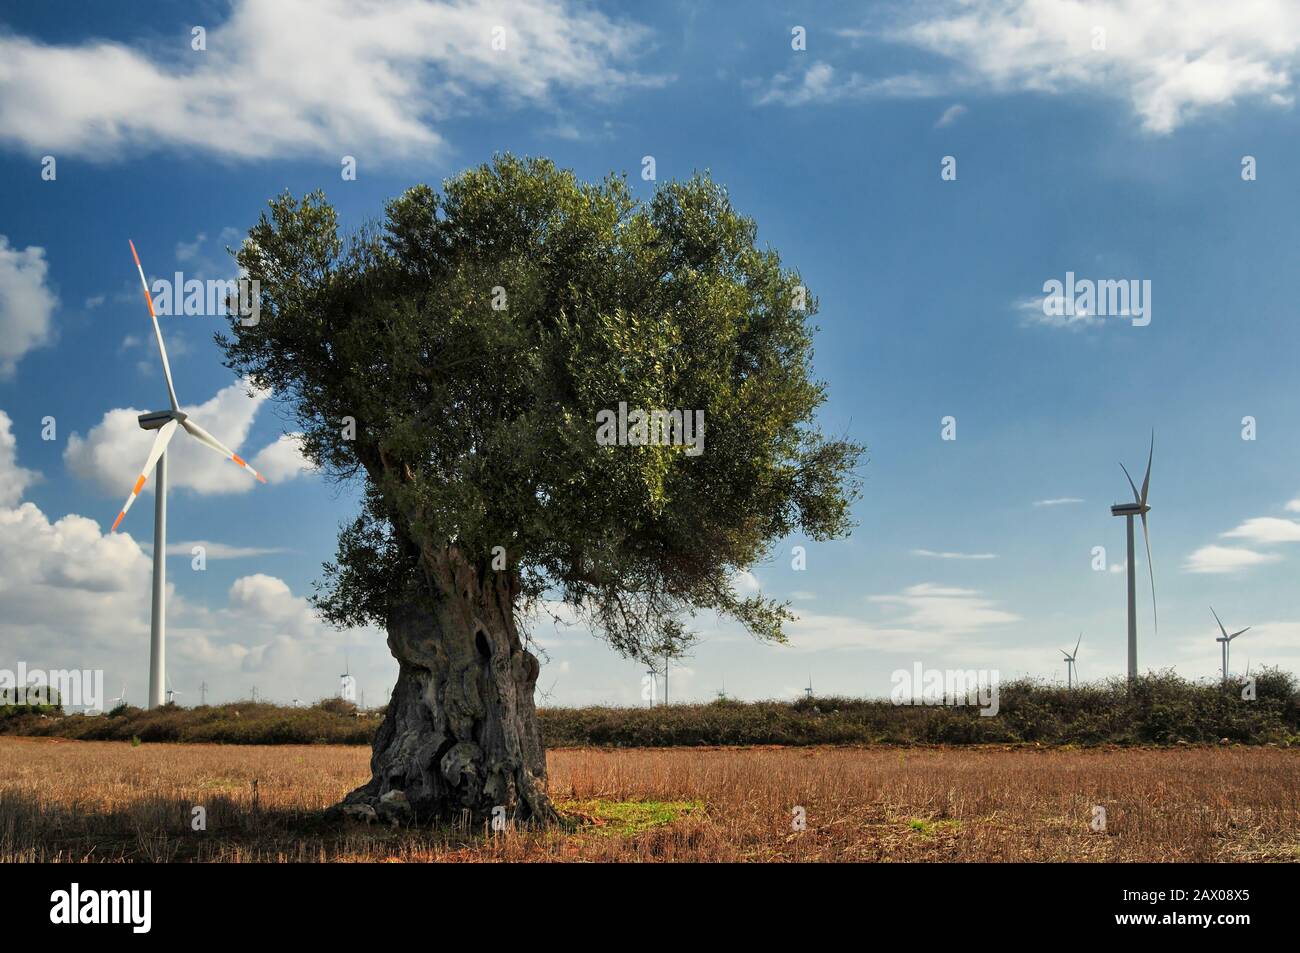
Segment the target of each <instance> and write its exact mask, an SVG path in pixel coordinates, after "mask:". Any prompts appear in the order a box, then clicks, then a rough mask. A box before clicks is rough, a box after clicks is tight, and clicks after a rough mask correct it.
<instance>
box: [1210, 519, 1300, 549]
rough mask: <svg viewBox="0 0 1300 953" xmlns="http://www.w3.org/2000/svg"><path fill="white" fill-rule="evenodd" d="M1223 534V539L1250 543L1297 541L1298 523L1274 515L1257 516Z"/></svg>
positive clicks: (1299, 536) (1299, 526)
mask: <svg viewBox="0 0 1300 953" xmlns="http://www.w3.org/2000/svg"><path fill="white" fill-rule="evenodd" d="M1223 536H1224V538H1225V539H1244V540H1247V541H1248V542H1251V543H1297V542H1300V523H1297V522H1296V521H1295V520H1284V519H1278V518H1277V517H1275V516H1259V517H1256V518H1254V519H1248V520H1246V522H1244V523H1242V524H1241V525H1240V526H1238V527H1237V528H1236V529H1230V530H1228V531H1227V532H1226V533H1224V534H1223Z"/></svg>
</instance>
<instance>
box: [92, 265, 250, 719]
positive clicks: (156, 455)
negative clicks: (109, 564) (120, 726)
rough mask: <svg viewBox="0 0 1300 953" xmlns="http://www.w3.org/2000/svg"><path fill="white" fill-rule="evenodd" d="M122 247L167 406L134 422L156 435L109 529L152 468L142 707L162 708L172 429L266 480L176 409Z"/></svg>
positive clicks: (168, 374) (168, 373) (163, 351)
mask: <svg viewBox="0 0 1300 953" xmlns="http://www.w3.org/2000/svg"><path fill="white" fill-rule="evenodd" d="M128 244H130V246H131V257H132V258H134V259H135V269H136V271H138V272H139V273H140V286H141V287H142V288H143V289H144V300H145V303H146V304H147V305H148V306H149V317H150V318H151V319H152V320H153V333H154V338H155V339H156V340H157V341H158V356H159V357H161V358H162V367H163V376H164V377H165V378H166V380H167V398H168V400H169V401H170V402H171V409H170V410H155V411H150V412H149V413H145V414H141V415H140V417H139V418H138V419H139V422H140V427H141V429H143V430H156V431H158V436H157V437H155V438H154V441H153V447H152V448H151V449H150V450H149V456H148V457H146V458H145V462H144V469H142V470H141V471H140V476H139V477H137V478H136V481H135V486H134V487H132V488H131V495H130V496H128V497H127V498H126V503H124V504H123V505H122V511H121V512H120V513H118V514H117V519H115V520H114V521H113V529H112V532H114V533H116V532H117V527H118V525H119V524H120V523H121V522H122V519H123V518H124V517H125V516H126V511H127V510H129V509H130V508H131V504H132V503H134V502H135V498H136V497H137V496H139V495H140V490H141V489H143V488H144V483H145V480H147V479H149V471H150V470H155V469H156V472H157V477H156V479H157V485H156V486H155V488H154V521H153V611H152V613H151V617H150V625H149V699H148V707H149V708H156V707H158V706H159V705H161V704H163V688H164V685H165V683H166V678H167V657H166V645H165V643H166V634H167V606H166V597H167V586H166V572H167V444H168V443H169V442H170V441H171V439H172V437H173V436H174V435H175V434H176V428H177V427H178V426H179V427H181V428H183V429H184V430H185V432H186V433H188V434H189V435H190V436H191V437H193V438H194V439H195V440H197V441H198V442H199V443H201V444H203V445H204V446H206V447H209V448H211V449H213V450H215V451H216V452H217V453H219V454H221V455H222V456H223V457H225V458H226V459H227V460H233V461H235V463H237V464H239V465H240V466H241V467H243V468H244V469H245V470H247V471H248V472H249V473H251V474H252V475H253V476H255V477H257V479H258V480H260V481H261V482H262V483H265V482H266V479H265V478H264V477H263V476H262V475H261V474H260V473H258V472H257V471H256V470H254V469H253V468H252V467H250V466H249V465H248V464H247V463H246V462H245V461H244V460H242V459H241V458H240V457H239V455H238V454H236V453H235V452H234V451H233V450H231V449H230V448H229V447H227V446H226V445H225V444H224V443H222V442H221V441H220V440H218V439H217V438H216V437H214V436H212V434H210V433H208V432H207V431H206V430H204V429H203V428H202V427H200V426H199V425H198V424H196V423H195V422H194V421H193V420H191V419H190V418H189V416H188V415H187V414H185V413H183V412H182V411H181V408H180V404H179V403H178V402H177V400H176V387H175V386H174V385H173V384H172V369H171V365H170V364H168V363H167V348H166V347H164V346H163V338H162V329H161V328H159V326H158V315H156V314H155V313H154V310H153V298H151V297H150V296H149V282H147V281H145V277H144V268H142V267H141V265H140V256H139V255H138V254H136V250H135V242H128Z"/></svg>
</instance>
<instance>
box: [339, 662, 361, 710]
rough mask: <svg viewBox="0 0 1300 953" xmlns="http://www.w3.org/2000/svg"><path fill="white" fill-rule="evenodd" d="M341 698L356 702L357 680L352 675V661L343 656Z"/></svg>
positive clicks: (340, 680) (340, 684)
mask: <svg viewBox="0 0 1300 953" xmlns="http://www.w3.org/2000/svg"><path fill="white" fill-rule="evenodd" d="M339 698H341V699H343V700H344V701H348V702H352V703H353V704H356V701H357V680H356V678H354V677H353V675H352V663H351V662H350V661H348V657H347V656H346V655H344V656H343V674H342V675H340V676H339Z"/></svg>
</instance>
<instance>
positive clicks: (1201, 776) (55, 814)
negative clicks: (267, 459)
mask: <svg viewBox="0 0 1300 953" xmlns="http://www.w3.org/2000/svg"><path fill="white" fill-rule="evenodd" d="M368 758H369V751H368V749H366V748H362V747H334V746H288V745H284V746H275V747H259V746H222V745H176V744H145V745H140V746H138V747H132V746H131V745H129V744H125V743H119V742H83V741H62V740H58V739H25V738H0V763H2V764H3V765H4V766H5V770H4V772H3V776H2V777H0V861H6V862H12V861H121V860H127V861H172V860H185V861H188V860H197V861H393V862H412V861H502V860H523V861H547V860H561V861H563V860H587V861H606V860H609V861H696V860H709V861H926V860H932V861H1287V860H1289V861H1296V860H1300V752H1297V751H1294V750H1284V749H1278V748H1271V747H1260V748H1247V747H1233V748H1178V749H1105V750H1098V749H1090V750H1069V749H1042V750H1035V749H1026V748H1015V749H999V748H944V749H898V748H740V749H736V748H730V749H699V748H692V749H683V748H676V749H632V750H600V749H590V748H585V749H564V750H557V751H552V752H551V753H550V754H549V765H550V774H551V780H550V785H551V792H552V795H553V797H555V798H556V799H557V801H558V802H559V803H560V804H561V805H562V807H563V808H564V809H565V810H566V811H567V813H569V814H570V816H571V817H573V818H574V819H575V820H576V821H577V822H578V825H577V827H576V829H575V830H572V831H549V832H527V831H525V832H505V833H501V834H497V835H488V834H486V832H485V831H483V830H482V829H476V830H464V829H461V830H449V829H443V830H428V829H407V830H397V829H388V828H378V827H369V828H368V827H365V826H362V825H357V824H349V825H348V826H346V827H338V826H335V825H333V824H330V823H327V822H325V821H324V820H323V819H322V818H321V817H320V815H319V813H318V812H319V811H320V810H321V809H323V808H325V807H327V806H329V805H330V804H332V803H334V802H336V801H337V800H338V799H339V798H340V797H341V796H342V795H343V794H344V793H346V792H347V791H348V790H349V789H350V788H352V787H353V786H354V785H356V784H358V783H360V782H361V781H363V780H364V779H365V778H366V777H367V775H368V767H367V763H368ZM254 781H256V786H255V785H254ZM629 802H637V803H629ZM194 805H203V806H204V807H205V808H206V810H207V828H208V829H207V831H206V832H195V831H192V830H191V829H190V818H191V809H192V807H193V806H194ZM796 805H799V806H802V807H803V808H804V809H805V811H806V817H807V828H806V830H804V831H802V832H796V831H793V830H792V829H791V826H792V825H791V818H792V810H793V808H794V807H795V806H796ZM1094 805H1101V806H1103V807H1105V809H1106V814H1107V827H1106V830H1105V831H1104V832H1100V833H1099V832H1094V831H1092V830H1091V829H1090V826H1089V821H1090V820H1091V818H1092V816H1093V815H1092V809H1093V806H1094Z"/></svg>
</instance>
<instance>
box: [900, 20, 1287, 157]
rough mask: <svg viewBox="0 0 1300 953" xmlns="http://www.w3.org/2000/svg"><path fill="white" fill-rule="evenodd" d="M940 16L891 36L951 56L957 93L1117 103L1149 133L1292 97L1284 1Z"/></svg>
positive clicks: (1283, 103) (917, 23) (905, 28)
mask: <svg viewBox="0 0 1300 953" xmlns="http://www.w3.org/2000/svg"><path fill="white" fill-rule="evenodd" d="M941 9H942V11H943V12H941V13H939V14H938V15H937V16H929V17H927V18H925V19H921V20H918V21H916V22H913V23H911V24H908V25H905V26H903V27H902V28H901V29H899V30H898V31H897V32H896V33H895V34H894V37H895V38H896V39H899V40H901V41H903V42H907V43H910V44H913V45H915V46H919V47H921V48H922V49H925V50H928V51H930V52H933V53H938V54H940V55H943V56H946V57H949V58H950V59H951V60H952V61H953V62H954V63H955V64H956V65H957V67H958V69H959V72H960V75H959V77H958V80H957V81H958V82H959V83H960V84H961V85H980V86H987V87H989V88H991V89H993V90H997V91H1004V90H1006V91H1033V92H1042V93H1066V92H1071V91H1075V90H1089V91H1095V92H1101V93H1103V94H1106V95H1112V96H1120V97H1123V98H1124V99H1126V100H1128V101H1129V103H1130V104H1131V107H1132V109H1133V111H1134V112H1135V113H1136V114H1137V115H1138V117H1139V118H1140V120H1141V122H1142V125H1143V127H1144V128H1145V129H1147V130H1148V131H1150V132H1154V133H1167V132H1170V131H1171V130H1173V129H1175V128H1177V127H1178V126H1179V125H1180V124H1181V123H1183V122H1185V121H1187V120H1188V119H1189V118H1191V117H1192V116H1194V115H1196V114H1197V113H1200V112H1202V111H1203V110H1206V109H1209V108H1211V107H1221V106H1225V105H1229V104H1231V103H1233V102H1234V101H1236V100H1238V99H1247V98H1251V99H1259V100H1263V101H1266V102H1270V103H1274V104H1279V105H1289V104H1290V102H1291V99H1292V93H1291V87H1292V75H1291V72H1292V69H1293V67H1294V65H1295V62H1296V55H1297V50H1298V49H1300V9H1298V8H1297V7H1296V6H1295V4H1292V3H1288V2H1287V0H1238V2H1236V3H1233V4H1232V5H1231V6H1228V7H1225V6H1224V5H1223V4H1222V3H1219V2H1218V0H1173V2H1169V3H1162V4H1151V3H1149V2H1147V0H976V2H960V3H957V2H950V3H946V4H943V5H941ZM1094 28H1101V29H1102V30H1104V32H1105V43H1104V46H1105V48H1104V50H1097V49H1094V32H1093V31H1094Z"/></svg>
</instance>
